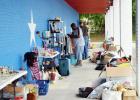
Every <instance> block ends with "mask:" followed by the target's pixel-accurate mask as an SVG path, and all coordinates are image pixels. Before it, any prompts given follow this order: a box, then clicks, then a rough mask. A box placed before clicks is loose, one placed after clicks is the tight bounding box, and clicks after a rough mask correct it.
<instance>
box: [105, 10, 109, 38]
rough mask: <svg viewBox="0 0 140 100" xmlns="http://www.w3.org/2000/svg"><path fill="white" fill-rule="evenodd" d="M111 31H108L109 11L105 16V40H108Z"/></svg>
mask: <svg viewBox="0 0 140 100" xmlns="http://www.w3.org/2000/svg"><path fill="white" fill-rule="evenodd" d="M108 34H109V30H108V11H107V12H106V14H105V40H106V39H107V38H108Z"/></svg>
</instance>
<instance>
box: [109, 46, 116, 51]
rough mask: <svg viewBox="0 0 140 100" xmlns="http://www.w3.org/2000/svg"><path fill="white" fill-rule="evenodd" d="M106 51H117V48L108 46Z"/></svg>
mask: <svg viewBox="0 0 140 100" xmlns="http://www.w3.org/2000/svg"><path fill="white" fill-rule="evenodd" d="M108 51H117V47H116V46H114V45H109V47H108Z"/></svg>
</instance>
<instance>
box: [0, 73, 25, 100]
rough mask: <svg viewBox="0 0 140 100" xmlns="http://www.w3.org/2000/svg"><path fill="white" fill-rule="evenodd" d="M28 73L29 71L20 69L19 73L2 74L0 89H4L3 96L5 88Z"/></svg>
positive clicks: (0, 76)
mask: <svg viewBox="0 0 140 100" xmlns="http://www.w3.org/2000/svg"><path fill="white" fill-rule="evenodd" d="M26 74H27V71H18V72H17V73H14V74H9V75H8V74H7V75H0V90H1V91H2V98H3V88H4V87H6V86H7V85H8V84H11V83H12V82H14V81H16V80H17V79H19V78H20V77H22V76H24V75H26ZM14 97H15V87H14Z"/></svg>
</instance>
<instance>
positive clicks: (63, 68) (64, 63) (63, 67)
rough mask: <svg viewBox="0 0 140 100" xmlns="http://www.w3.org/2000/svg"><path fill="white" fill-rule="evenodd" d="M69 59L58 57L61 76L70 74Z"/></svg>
mask: <svg viewBox="0 0 140 100" xmlns="http://www.w3.org/2000/svg"><path fill="white" fill-rule="evenodd" d="M69 68H70V59H68V58H62V59H59V73H60V75H61V76H68V75H69V74H70V71H69Z"/></svg>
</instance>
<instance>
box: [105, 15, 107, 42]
mask: <svg viewBox="0 0 140 100" xmlns="http://www.w3.org/2000/svg"><path fill="white" fill-rule="evenodd" d="M106 36H107V13H106V14H105V39H106Z"/></svg>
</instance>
